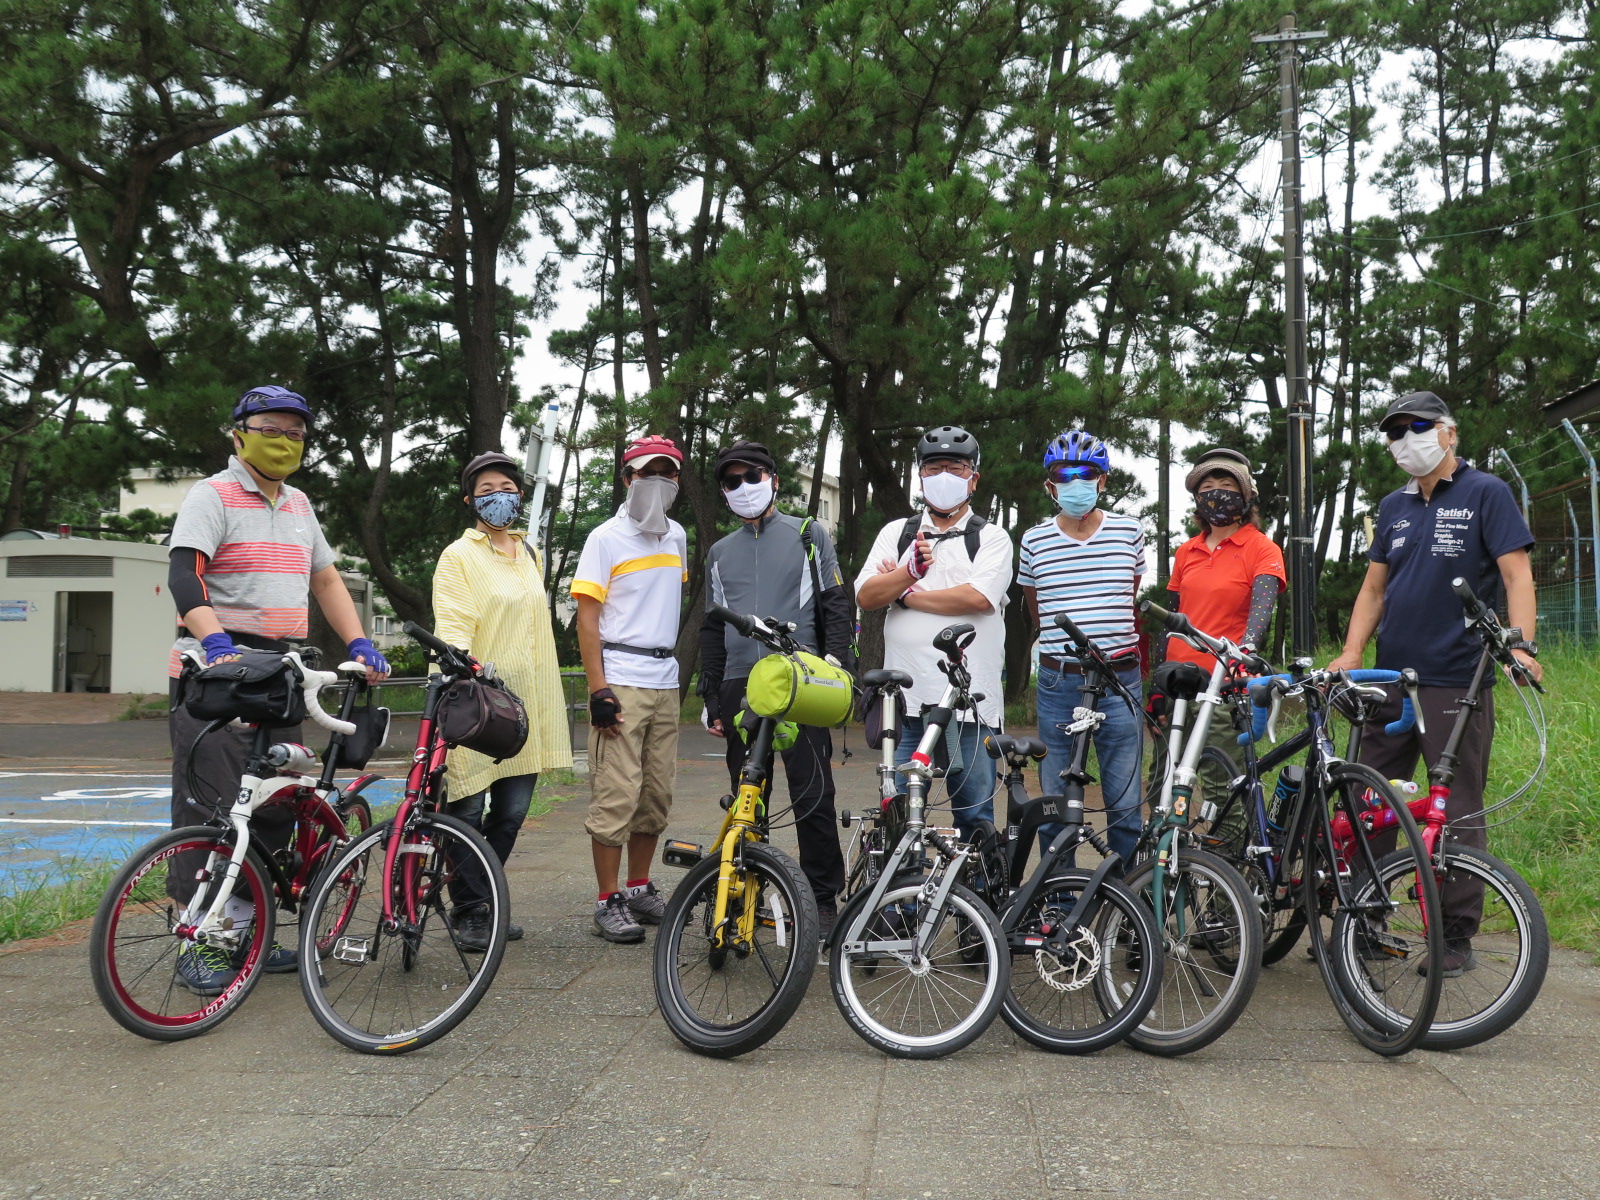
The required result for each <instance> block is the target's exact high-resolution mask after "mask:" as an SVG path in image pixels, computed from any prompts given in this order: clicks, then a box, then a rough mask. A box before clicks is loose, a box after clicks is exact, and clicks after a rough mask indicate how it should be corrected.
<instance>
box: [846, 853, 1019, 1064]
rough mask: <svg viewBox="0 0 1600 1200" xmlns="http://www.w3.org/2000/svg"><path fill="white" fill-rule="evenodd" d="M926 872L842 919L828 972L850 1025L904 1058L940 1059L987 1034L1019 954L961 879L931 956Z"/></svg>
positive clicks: (850, 910) (872, 1042)
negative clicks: (919, 949)
mask: <svg viewBox="0 0 1600 1200" xmlns="http://www.w3.org/2000/svg"><path fill="white" fill-rule="evenodd" d="M922 885H923V881H922V879H921V878H916V877H914V878H912V879H909V880H907V881H906V882H904V883H899V884H892V885H891V886H890V887H889V888H887V889H886V890H885V891H884V894H883V898H882V899H881V900H880V901H879V902H878V903H877V904H876V905H872V906H870V907H869V906H868V905H867V904H866V903H865V902H864V900H863V902H862V903H858V904H855V905H853V906H851V907H849V908H846V909H845V911H844V913H843V914H842V915H841V916H840V918H839V921H840V924H841V925H842V926H843V928H844V932H843V933H842V934H841V935H840V936H839V937H838V938H837V940H835V942H834V943H833V952H832V955H831V957H830V958H829V960H828V977H829V981H830V982H831V984H832V986H833V999H834V1003H835V1004H837V1005H838V1006H839V1011H840V1012H841V1013H843V1014H844V1018H845V1020H846V1021H848V1022H849V1023H850V1028H852V1029H854V1030H855V1031H856V1033H858V1034H860V1035H861V1037H862V1039H863V1040H864V1041H866V1042H868V1043H869V1044H870V1045H873V1046H876V1047H877V1048H878V1049H880V1050H882V1051H884V1052H885V1053H886V1054H892V1055H894V1056H895V1057H896V1058H941V1057H943V1056H944V1055H946V1054H953V1053H955V1052H956V1051H957V1050H960V1049H961V1048H962V1047H964V1046H967V1045H970V1044H971V1043H972V1042H973V1041H975V1040H976V1039H977V1038H979V1037H981V1036H982V1034H983V1031H984V1030H986V1029H987V1028H989V1026H990V1024H991V1023H993V1021H994V1016H995V1013H996V1011H997V1010H998V1009H999V1007H1000V1004H1001V1001H1002V1000H1003V999H1004V998H1005V994H1006V988H1007V985H1008V983H1009V980H1010V975H1011V970H1010V968H1011V957H1010V954H1009V952H1008V951H1007V949H1006V942H1005V935H1004V934H1003V933H1002V932H1001V931H1000V923H999V922H998V921H996V920H995V916H994V913H992V912H990V911H989V908H988V906H987V905H986V904H984V902H983V901H982V900H980V899H978V897H977V896H975V895H974V894H973V893H972V892H971V890H969V889H968V888H966V887H965V886H963V885H962V884H959V883H958V884H955V885H954V886H952V887H951V889H950V895H949V897H948V900H947V903H946V906H945V911H944V914H943V916H942V918H941V920H940V922H939V925H938V928H937V929H936V930H935V931H934V935H933V940H932V942H931V943H930V944H929V945H928V948H927V951H926V953H925V954H923V955H917V954H916V953H915V952H914V950H913V947H914V945H915V944H916V942H917V941H918V940H919V939H920V938H921V937H922V936H923V931H924V926H923V921H925V920H926V919H927V916H928V914H926V913H925V912H923V906H922V903H921V899H922Z"/></svg>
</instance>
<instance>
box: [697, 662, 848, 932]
mask: <svg viewBox="0 0 1600 1200" xmlns="http://www.w3.org/2000/svg"><path fill="white" fill-rule="evenodd" d="M744 685H745V681H744V680H743V679H724V680H723V681H722V688H721V690H720V691H719V692H718V693H717V699H718V701H719V702H720V704H721V705H722V727H723V728H724V729H725V730H727V731H728V745H727V760H728V778H729V779H730V780H731V781H732V786H733V788H734V790H738V787H739V772H740V771H741V770H742V769H743V768H744V760H745V751H746V746H745V744H744V739H743V738H741V737H740V736H739V730H738V729H737V728H736V722H735V720H734V718H735V717H736V716H737V715H738V713H739V710H740V709H741V708H743V707H744ZM832 758H833V738H832V737H831V736H830V735H829V733H828V731H827V730H826V729H817V728H815V727H813V726H810V725H802V726H800V736H799V738H798V739H796V741H795V744H794V745H793V746H792V747H791V748H790V749H788V750H785V751H784V752H783V772H784V775H785V776H786V777H787V779H788V781H789V803H790V805H791V806H792V808H793V810H794V826H795V830H794V831H795V836H796V838H797V839H798V840H799V842H800V869H801V870H802V871H804V872H805V876H806V879H807V881H808V882H810V884H811V891H812V893H813V894H814V895H815V896H816V898H817V903H818V904H830V905H831V904H834V903H835V902H836V901H837V899H838V896H839V893H840V892H841V891H843V890H844V855H843V854H842V853H840V850H839V820H838V817H837V816H836V815H835V813H834V810H833V792H834V789H833V764H832V762H831V759H832ZM769 786H770V781H769Z"/></svg>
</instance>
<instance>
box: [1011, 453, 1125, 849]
mask: <svg viewBox="0 0 1600 1200" xmlns="http://www.w3.org/2000/svg"><path fill="white" fill-rule="evenodd" d="M1110 470H1111V456H1110V454H1109V453H1108V452H1107V450H1106V444H1105V443H1104V442H1102V441H1101V440H1100V439H1099V438H1097V437H1095V436H1094V435H1093V434H1090V433H1085V432H1084V431H1082V430H1077V429H1072V430H1068V431H1067V432H1065V433H1063V434H1060V435H1059V436H1058V437H1056V438H1055V439H1054V440H1053V441H1052V442H1051V443H1050V445H1049V446H1048V447H1047V448H1046V449H1045V453H1044V472H1045V480H1044V488H1045V491H1046V492H1048V493H1049V495H1050V498H1051V499H1052V500H1054V501H1055V504H1056V507H1057V508H1059V509H1060V510H1061V511H1060V512H1059V513H1057V514H1056V515H1055V516H1053V517H1051V518H1050V519H1049V520H1047V521H1043V522H1041V523H1040V524H1038V525H1035V526H1034V527H1033V528H1032V529H1030V530H1028V531H1027V532H1026V533H1024V534H1023V535H1022V569H1021V570H1020V571H1019V572H1018V575H1017V582H1018V583H1019V584H1021V585H1022V594H1023V596H1024V597H1025V598H1026V599H1027V601H1028V608H1029V609H1030V610H1031V611H1032V613H1033V618H1034V624H1035V626H1036V627H1037V628H1038V629H1039V675H1038V707H1039V733H1040V735H1041V736H1042V737H1043V739H1044V744H1045V745H1046V747H1048V748H1049V751H1050V753H1049V754H1048V755H1047V756H1046V758H1045V760H1044V763H1043V765H1042V766H1041V768H1040V772H1039V774H1040V781H1041V783H1042V785H1043V787H1044V790H1045V791H1046V792H1049V793H1052V794H1053V793H1056V792H1059V791H1060V776H1061V772H1062V771H1063V770H1065V769H1066V766H1067V761H1068V757H1069V753H1070V751H1071V738H1070V737H1069V736H1068V735H1067V734H1066V733H1063V732H1062V730H1061V726H1063V725H1066V724H1069V723H1071V721H1072V710H1073V709H1074V708H1076V707H1077V706H1078V703H1079V687H1080V685H1081V684H1082V682H1083V668H1082V666H1081V665H1080V664H1079V662H1078V659H1077V658H1076V657H1075V655H1074V654H1073V647H1072V644H1071V643H1070V642H1069V641H1068V640H1067V635H1066V634H1065V633H1063V632H1062V631H1061V630H1060V628H1058V627H1057V625H1056V624H1055V621H1054V617H1055V615H1056V614H1057V613H1061V612H1064V613H1066V614H1067V616H1069V617H1071V618H1072V620H1073V623H1074V624H1076V625H1077V626H1078V628H1079V629H1081V630H1083V632H1084V633H1085V634H1086V635H1087V636H1088V637H1089V638H1090V639H1092V640H1093V641H1094V642H1095V643H1096V644H1097V645H1098V646H1099V647H1100V649H1101V650H1103V651H1104V652H1105V654H1106V656H1107V657H1109V658H1112V659H1119V660H1120V663H1119V665H1120V666H1121V669H1120V670H1119V671H1118V672H1117V678H1118V679H1119V680H1120V681H1121V682H1122V684H1123V685H1124V686H1125V687H1127V688H1128V690H1129V691H1130V692H1132V693H1133V694H1134V695H1135V696H1137V695H1139V694H1140V688H1139V658H1138V648H1139V635H1138V628H1137V625H1136V623H1135V620H1134V603H1135V601H1136V600H1137V598H1138V595H1139V578H1140V576H1141V575H1142V574H1143V573H1144V530H1143V528H1142V527H1141V526H1140V524H1139V522H1138V521H1137V520H1135V519H1134V518H1132V517H1124V516H1121V515H1120V514H1118V513H1113V512H1108V511H1106V510H1105V509H1102V508H1100V507H1099V500H1100V496H1101V495H1102V494H1103V493H1104V492H1105V489H1106V476H1107V474H1108V473H1109V472H1110ZM1099 707H1100V711H1102V712H1104V713H1105V714H1106V719H1105V721H1104V723H1102V724H1101V726H1100V728H1099V730H1098V731H1096V733H1095V735H1094V752H1095V757H1096V759H1098V761H1099V766H1100V791H1101V794H1102V796H1103V797H1104V800H1105V807H1106V827H1107V828H1106V833H1107V840H1108V841H1109V842H1110V843H1111V849H1112V850H1114V851H1116V853H1117V854H1119V855H1121V856H1122V860H1123V862H1124V863H1127V862H1130V861H1131V860H1132V858H1133V847H1134V844H1135V843H1136V842H1137V841H1138V839H1139V827H1140V814H1139V796H1140V788H1139V764H1140V758H1141V755H1142V751H1143V741H1144V725H1143V722H1142V720H1141V718H1140V716H1139V714H1138V713H1137V712H1136V711H1134V709H1133V708H1132V707H1130V706H1129V704H1128V702H1127V701H1126V700H1124V699H1123V698H1122V697H1120V696H1118V695H1115V694H1111V695H1107V696H1105V697H1104V698H1103V699H1102V700H1101V701H1100V706H1099ZM1058 828H1059V826H1056V827H1054V828H1045V829H1041V830H1040V838H1041V844H1042V845H1048V839H1049V838H1051V837H1053V836H1054V833H1055V830H1056V829H1058Z"/></svg>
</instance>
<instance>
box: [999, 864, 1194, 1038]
mask: <svg viewBox="0 0 1600 1200" xmlns="http://www.w3.org/2000/svg"><path fill="white" fill-rule="evenodd" d="M1090 875H1091V872H1089V871H1085V870H1079V869H1077V868H1072V869H1069V870H1065V871H1061V872H1058V873H1057V874H1055V875H1053V876H1051V877H1050V878H1049V879H1047V880H1046V881H1045V882H1044V885H1043V887H1041V888H1040V890H1039V894H1038V896H1037V898H1036V899H1035V900H1034V901H1033V902H1032V903H1031V904H1030V905H1029V907H1028V909H1027V911H1025V912H1023V913H1021V914H1020V915H1019V918H1018V920H1017V922H1016V924H1015V930H1014V932H1013V933H1012V934H1011V935H1010V943H1011V947H1010V948H1011V953H1012V955H1013V956H1014V958H1015V959H1016V960H1017V961H1014V962H1013V963H1012V966H1011V987H1010V990H1009V992H1008V993H1007V995H1006V998H1005V1001H1004V1002H1003V1003H1002V1004H1001V1006H1000V1015H1001V1016H1002V1017H1004V1018H1005V1022H1006V1024H1007V1025H1009V1026H1011V1028H1012V1029H1014V1030H1016V1031H1017V1032H1018V1033H1019V1034H1021V1035H1022V1036H1023V1037H1025V1038H1027V1039H1028V1041H1030V1042H1032V1043H1033V1044H1034V1045H1035V1046H1038V1047H1039V1048H1040V1049H1043V1050H1050V1051H1052V1052H1054V1053H1057V1054H1091V1053H1093V1052H1094V1051H1096V1050H1104V1049H1105V1048H1106V1047H1107V1046H1110V1045H1112V1044H1114V1043H1116V1042H1119V1041H1121V1040H1122V1039H1123V1038H1124V1037H1126V1036H1127V1035H1128V1033H1129V1032H1130V1031H1131V1030H1132V1029H1134V1027H1136V1026H1137V1025H1138V1024H1139V1022H1140V1021H1142V1020H1144V1019H1145V1016H1146V1015H1147V1014H1148V1013H1149V1011H1150V1006H1151V1005H1153V1004H1154V1003H1155V1002H1156V996H1157V995H1158V994H1159V993H1160V990H1161V974H1162V969H1163V956H1162V955H1161V954H1160V953H1159V947H1160V945H1161V931H1160V930H1159V929H1157V928H1156V919H1155V915H1154V914H1153V913H1152V912H1151V911H1150V910H1149V909H1148V908H1146V907H1145V906H1144V904H1143V903H1142V902H1141V901H1140V900H1139V898H1138V897H1137V896H1135V895H1134V893H1133V892H1132V891H1130V890H1129V889H1128V887H1127V886H1126V885H1125V884H1123V883H1121V882H1119V881H1117V880H1115V879H1110V878H1107V879H1103V880H1101V881H1100V886H1099V888H1098V889H1096V892H1095V905H1096V907H1095V909H1094V911H1093V912H1091V913H1089V914H1088V916H1087V918H1086V919H1085V920H1084V921H1083V922H1082V923H1081V924H1080V925H1079V926H1078V928H1077V930H1076V931H1075V932H1074V933H1073V936H1072V938H1071V940H1070V942H1069V943H1068V946H1067V951H1066V953H1064V954H1060V955H1057V954H1054V953H1051V952H1050V951H1047V950H1044V949H1042V948H1038V947H1039V946H1040V945H1042V943H1043V940H1044V938H1046V937H1048V936H1049V932H1048V931H1049V930H1051V929H1053V928H1054V927H1055V926H1057V925H1060V924H1061V923H1062V922H1063V921H1065V919H1066V917H1067V914H1069V913H1070V912H1072V910H1073V907H1074V906H1075V905H1076V904H1077V903H1078V900H1079V898H1080V897H1081V896H1082V895H1083V891H1084V888H1085V886H1086V885H1087V884H1088V882H1089V878H1090ZM1008 924H1010V922H1009V921H1008ZM1030 939H1037V942H1036V944H1035V946H1033V947H1030V946H1029V945H1028V942H1029V940H1030Z"/></svg>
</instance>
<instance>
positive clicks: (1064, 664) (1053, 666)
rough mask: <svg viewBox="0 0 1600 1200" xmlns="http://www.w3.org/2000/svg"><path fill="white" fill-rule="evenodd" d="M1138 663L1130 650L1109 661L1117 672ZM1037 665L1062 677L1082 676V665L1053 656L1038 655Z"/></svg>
mask: <svg viewBox="0 0 1600 1200" xmlns="http://www.w3.org/2000/svg"><path fill="white" fill-rule="evenodd" d="M1123 659H1127V661H1126V662H1123V661H1122V660H1123ZM1138 662H1139V659H1138V657H1137V656H1136V655H1135V653H1134V652H1133V651H1132V650H1128V651H1125V652H1124V653H1122V654H1120V655H1118V656H1117V657H1116V658H1113V659H1112V660H1111V665H1112V666H1113V667H1115V668H1116V669H1117V670H1119V671H1125V670H1127V669H1128V668H1129V667H1132V666H1136V665H1137V664H1138ZM1039 665H1040V666H1041V667H1048V668H1049V669H1050V670H1052V671H1060V672H1061V673H1062V674H1063V675H1082V674H1083V664H1082V663H1080V662H1075V661H1069V660H1067V659H1064V658H1057V657H1056V656H1055V655H1053V654H1040V655H1039Z"/></svg>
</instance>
